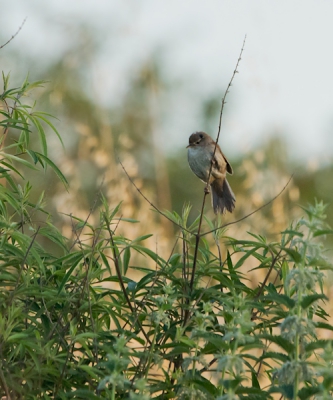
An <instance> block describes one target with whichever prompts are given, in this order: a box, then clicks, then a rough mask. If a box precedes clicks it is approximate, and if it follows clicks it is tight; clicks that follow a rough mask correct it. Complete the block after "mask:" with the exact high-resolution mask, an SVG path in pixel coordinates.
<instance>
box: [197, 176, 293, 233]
mask: <svg viewBox="0 0 333 400" xmlns="http://www.w3.org/2000/svg"><path fill="white" fill-rule="evenodd" d="M293 176H294V174H291V176H290V178H289V179H288V182H287V183H286V184H285V185H284V186H283V188H282V189H281V190H280V192H279V193H278V194H277V195H276V196H274V197H273V198H272V199H271V200H269V201H268V202H267V203H265V204H263V205H262V206H260V207H259V208H257V209H256V210H254V211H252V212H250V213H249V214H247V215H245V216H244V217H242V218H239V219H236V220H235V221H232V222H228V223H226V224H223V225H221V226H219V227H217V228H215V229H212V230H210V231H207V232H204V233H202V234H201V235H200V236H206V235H208V234H209V233H213V232H216V231H218V230H219V229H223V228H225V227H226V226H229V225H234V224H237V223H238V222H240V221H243V220H244V219H247V218H249V217H251V215H253V214H255V213H257V212H258V211H260V210H262V209H263V208H265V207H266V206H268V205H269V204H271V203H272V202H273V201H274V200H275V199H277V198H278V197H279V196H280V195H281V194H282V193H283V192H284V191H285V190H286V187H287V186H288V185H289V183H290V181H291V180H292V178H293Z"/></svg>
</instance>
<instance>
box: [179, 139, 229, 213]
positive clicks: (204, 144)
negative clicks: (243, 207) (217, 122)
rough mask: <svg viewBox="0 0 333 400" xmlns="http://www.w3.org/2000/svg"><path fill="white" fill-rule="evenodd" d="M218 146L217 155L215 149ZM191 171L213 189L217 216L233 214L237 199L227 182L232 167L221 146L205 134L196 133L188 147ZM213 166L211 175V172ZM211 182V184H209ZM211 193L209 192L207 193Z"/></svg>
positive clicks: (214, 208) (213, 202)
mask: <svg viewBox="0 0 333 400" xmlns="http://www.w3.org/2000/svg"><path fill="white" fill-rule="evenodd" d="M215 146H216V150H215V154H214V149H215ZM186 148H187V149H188V151H187V159H188V163H189V166H190V168H191V170H192V171H193V172H194V173H195V175H196V176H197V177H198V178H200V179H201V180H202V181H203V182H205V183H209V185H210V187H211V189H212V206H213V210H214V213H215V214H218V213H221V214H224V213H225V212H226V211H229V212H230V213H232V212H233V210H234V208H235V202H236V198H235V195H234V193H233V191H232V189H231V187H230V185H229V183H228V181H227V178H226V175H227V172H228V173H229V174H230V175H232V174H233V170H232V167H231V165H230V163H229V161H228V160H227V158H226V156H225V155H224V154H223V153H222V150H221V149H220V146H219V145H218V144H216V142H214V140H213V139H212V138H211V137H210V136H209V135H208V134H207V133H205V132H194V133H192V135H191V136H190V138H189V145H188V146H187V147H186ZM213 155H214V157H213ZM211 164H212V170H211V174H210V175H209V171H210V168H211ZM208 180H209V182H208ZM207 192H209V190H208V191H207Z"/></svg>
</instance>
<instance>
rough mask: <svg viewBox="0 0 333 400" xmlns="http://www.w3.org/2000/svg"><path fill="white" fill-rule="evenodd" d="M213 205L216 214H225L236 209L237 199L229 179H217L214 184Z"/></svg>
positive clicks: (212, 185)
mask: <svg viewBox="0 0 333 400" xmlns="http://www.w3.org/2000/svg"><path fill="white" fill-rule="evenodd" d="M211 187H212V204H213V209H214V213H215V214H217V213H219V212H220V213H221V214H224V213H225V212H226V210H227V211H229V212H232V211H233V209H234V208H235V202H236V198H235V195H234V193H233V191H232V190H231V187H230V185H229V183H228V181H227V179H223V180H222V179H215V180H214V181H213V182H212V184H211Z"/></svg>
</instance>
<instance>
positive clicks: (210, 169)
mask: <svg viewBox="0 0 333 400" xmlns="http://www.w3.org/2000/svg"><path fill="white" fill-rule="evenodd" d="M245 41H246V35H245V38H244V40H243V45H242V48H241V51H240V54H239V57H238V60H237V63H236V67H235V69H234V72H233V74H232V76H231V79H230V81H229V83H228V86H227V89H226V91H225V93H224V96H223V98H222V104H221V111H220V119H219V128H218V132H217V137H216V141H215V147H214V151H213V155H212V159H211V163H210V168H209V173H208V179H207V183H206V186H205V189H204V197H203V201H202V207H201V214H200V220H199V226H198V232H197V234H196V241H195V250H194V258H193V268H192V276H191V282H190V290H192V289H193V284H194V276H195V270H196V266H197V257H198V247H199V242H200V237H201V226H202V220H203V215H204V208H205V202H206V197H207V194H208V193H209V182H210V176H211V174H212V169H213V160H214V156H215V152H216V148H217V143H218V140H219V137H220V133H221V125H222V116H223V110H224V105H225V104H226V98H227V95H228V93H229V89H230V87H231V85H232V82H233V80H234V78H235V75H236V73H238V71H237V68H238V66H239V63H240V61H241V59H242V54H243V51H244V46H245Z"/></svg>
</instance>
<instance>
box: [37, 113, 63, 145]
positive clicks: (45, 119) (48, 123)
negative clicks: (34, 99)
mask: <svg viewBox="0 0 333 400" xmlns="http://www.w3.org/2000/svg"><path fill="white" fill-rule="evenodd" d="M32 115H33V116H35V117H38V118H39V119H41V120H42V121H44V122H45V123H46V124H47V125H48V126H49V127H50V128H51V129H52V130H53V132H54V133H55V134H56V135H57V136H58V139H59V141H60V143H61V145H62V147H63V148H64V147H65V146H64V143H63V141H62V138H61V136H60V134H59V132H58V131H57V129H56V127H55V126H54V125H53V124H52V122H51V121H50V120H49V119H47V118H45V115H46V116H48V117H51V118H54V117H53V115H51V114H49V113H46V112H42V111H38V112H36V111H35V112H34V113H32Z"/></svg>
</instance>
